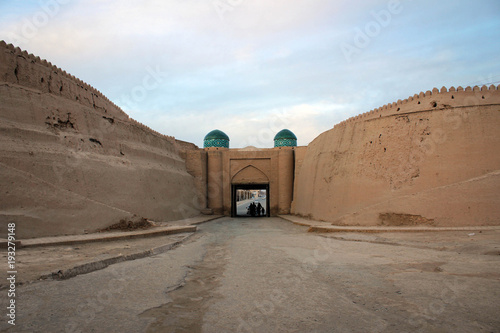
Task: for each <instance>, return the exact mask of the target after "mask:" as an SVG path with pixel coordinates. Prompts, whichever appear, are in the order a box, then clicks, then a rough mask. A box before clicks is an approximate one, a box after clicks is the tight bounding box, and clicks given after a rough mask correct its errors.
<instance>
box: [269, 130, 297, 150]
mask: <svg viewBox="0 0 500 333" xmlns="http://www.w3.org/2000/svg"><path fill="white" fill-rule="evenodd" d="M274 147H297V137H296V136H295V134H293V132H292V131H290V130H288V129H284V130H281V131H279V132H278V134H276V136H275V137H274Z"/></svg>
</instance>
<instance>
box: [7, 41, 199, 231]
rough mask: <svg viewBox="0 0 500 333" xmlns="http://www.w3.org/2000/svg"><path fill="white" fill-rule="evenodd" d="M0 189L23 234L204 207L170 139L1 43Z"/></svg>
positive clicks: (172, 215) (161, 217) (169, 216)
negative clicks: (195, 202)
mask: <svg viewBox="0 0 500 333" xmlns="http://www.w3.org/2000/svg"><path fill="white" fill-rule="evenodd" d="M42 78H43V82H42ZM61 88H62V89H61ZM0 186H1V188H2V191H0V223H1V226H2V227H4V226H5V224H6V223H7V222H9V221H14V222H17V224H18V226H17V229H16V230H17V232H18V237H19V238H25V237H35V236H47V235H58V234H77V233H83V232H84V230H88V231H92V230H95V229H98V228H103V227H106V226H109V225H111V224H113V223H116V222H118V221H119V220H120V219H121V218H128V217H130V216H132V215H133V214H137V215H139V216H143V217H147V218H150V219H152V220H157V221H168V220H174V219H180V218H183V217H189V216H192V215H194V214H197V213H198V211H197V210H196V207H193V201H196V198H197V193H196V191H195V188H194V183H193V177H192V176H190V175H189V174H188V173H187V172H186V167H185V162H184V160H183V159H182V158H181V157H180V156H179V153H178V151H177V147H176V145H175V142H174V139H173V138H172V137H168V136H164V135H161V134H159V133H157V132H154V131H152V130H150V129H148V128H147V127H146V126H144V125H142V124H139V123H137V122H135V121H133V120H131V119H129V118H128V116H127V115H126V114H125V113H124V112H123V111H121V110H120V109H119V108H118V107H117V106H115V105H114V104H113V103H111V102H110V101H109V100H108V99H107V98H106V97H105V96H103V95H102V94H101V93H100V92H98V91H97V90H95V89H94V88H92V87H90V86H89V85H87V84H85V83H83V82H82V81H80V80H78V79H76V78H74V77H72V76H71V75H69V74H66V73H65V72H64V71H62V70H60V69H58V68H56V67H54V66H51V65H50V64H48V63H47V62H46V61H44V60H40V59H39V58H37V57H34V56H33V55H28V54H27V53H26V52H22V51H21V50H19V49H14V47H12V46H6V45H5V44H4V43H3V42H0ZM1 231H2V234H4V232H5V230H4V229H2V230H1Z"/></svg>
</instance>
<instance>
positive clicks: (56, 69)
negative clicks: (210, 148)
mask: <svg viewBox="0 0 500 333" xmlns="http://www.w3.org/2000/svg"><path fill="white" fill-rule="evenodd" d="M0 48H4V49H7V50H8V51H10V52H11V53H12V54H13V55H14V56H22V57H23V58H25V59H26V60H28V61H29V62H31V63H36V64H39V65H41V66H44V67H46V68H48V69H49V70H50V71H52V72H54V73H56V74H58V75H61V76H62V77H65V78H66V79H68V80H70V81H72V82H74V83H75V84H76V85H77V86H78V87H80V88H81V89H84V90H86V91H88V92H90V93H91V94H93V95H95V96H97V97H99V98H102V99H103V100H104V102H105V103H106V104H108V105H109V106H111V107H112V108H114V109H116V110H117V111H118V112H119V113H122V114H123V115H124V116H125V118H126V119H128V120H130V121H131V123H132V124H134V125H135V126H138V127H141V128H143V129H145V130H146V131H149V132H151V133H153V134H155V135H157V136H160V137H164V138H166V139H167V140H169V141H171V142H172V143H174V142H175V138H174V137H173V136H168V135H164V134H161V133H159V132H157V131H155V130H153V129H151V128H149V127H148V126H146V125H144V124H142V123H140V122H138V121H136V120H134V119H132V118H130V117H129V116H128V115H127V114H126V113H125V112H124V111H123V110H122V109H121V108H120V107H119V106H118V105H116V104H115V103H113V102H112V101H111V100H109V99H108V98H107V97H106V96H105V95H104V94H103V93H102V92H101V91H99V90H98V89H96V88H94V87H93V86H91V85H89V84H88V83H86V82H84V81H82V80H80V79H79V78H77V77H75V76H74V75H71V74H70V73H68V72H66V71H65V70H63V69H61V68H59V67H57V66H55V65H53V64H52V63H51V62H49V61H47V60H46V59H41V58H40V57H38V56H35V55H34V54H32V53H28V52H27V51H25V50H21V48H19V47H15V46H14V45H12V44H7V43H6V42H5V41H4V40H0Z"/></svg>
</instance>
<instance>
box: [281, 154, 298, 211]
mask: <svg viewBox="0 0 500 333" xmlns="http://www.w3.org/2000/svg"><path fill="white" fill-rule="evenodd" d="M277 151H278V168H279V173H278V183H279V192H278V193H279V197H278V200H279V203H278V207H279V208H278V213H279V214H290V206H291V204H292V195H293V178H294V174H293V171H294V170H293V168H294V149H292V148H290V147H283V148H278V150H277Z"/></svg>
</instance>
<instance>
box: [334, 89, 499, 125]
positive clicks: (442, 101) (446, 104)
mask: <svg viewBox="0 0 500 333" xmlns="http://www.w3.org/2000/svg"><path fill="white" fill-rule="evenodd" d="M492 104H493V105H494V104H499V105H500V85H498V86H495V85H490V86H486V85H483V86H472V87H471V86H467V87H465V88H463V87H461V86H459V87H457V88H455V87H453V86H452V87H450V88H449V89H448V88H446V87H442V88H441V89H438V88H433V89H432V91H431V90H427V91H426V92H423V91H422V92H420V93H419V94H415V95H413V96H410V97H408V98H406V99H404V100H401V99H399V100H398V101H397V102H393V103H389V104H385V105H383V106H381V107H379V108H376V109H373V110H370V111H368V112H365V113H362V114H359V115H357V116H354V117H351V118H348V119H346V120H344V121H341V122H340V123H338V124H336V125H335V126H334V128H335V127H339V126H344V125H346V124H348V123H352V122H356V121H366V120H371V119H376V118H382V117H388V116H394V115H404V114H407V113H412V112H424V111H433V110H437V111H438V110H445V109H450V108H455V107H473V106H480V105H492Z"/></svg>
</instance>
